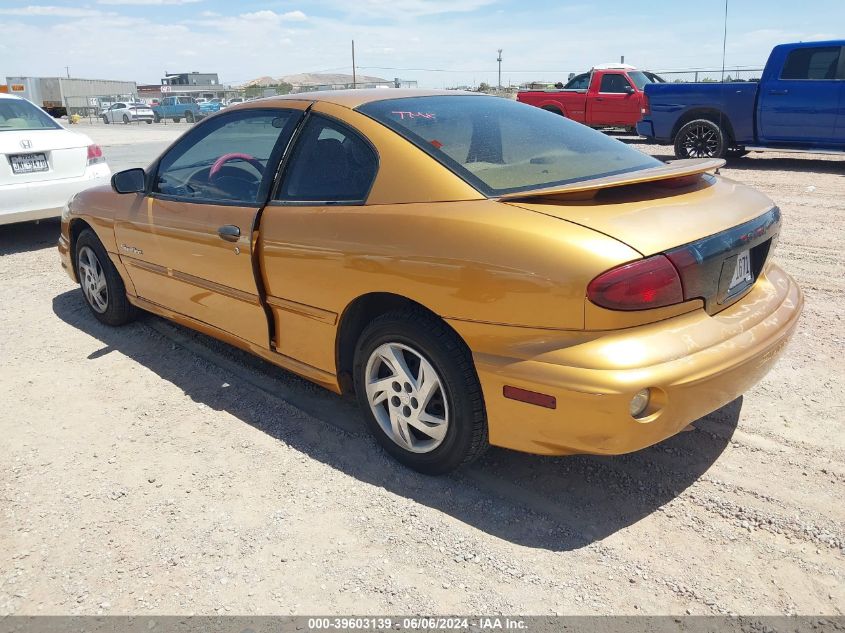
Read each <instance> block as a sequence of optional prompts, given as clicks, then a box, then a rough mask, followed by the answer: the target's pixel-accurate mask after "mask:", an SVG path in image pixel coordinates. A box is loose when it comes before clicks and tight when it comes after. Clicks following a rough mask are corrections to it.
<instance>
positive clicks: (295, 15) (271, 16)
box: [238, 9, 308, 22]
mask: <svg viewBox="0 0 845 633" xmlns="http://www.w3.org/2000/svg"><path fill="white" fill-rule="evenodd" d="M238 17H239V18H241V19H243V20H255V21H258V22H266V21H270V22H279V21H285V22H304V21H305V20H307V19H308V16H307V15H305V14H304V13H303V12H302V11H288V12H287V13H276V12H275V11H270V10H267V9H265V10H262V11H254V12H252V13H242V14H241V15H239V16H238Z"/></svg>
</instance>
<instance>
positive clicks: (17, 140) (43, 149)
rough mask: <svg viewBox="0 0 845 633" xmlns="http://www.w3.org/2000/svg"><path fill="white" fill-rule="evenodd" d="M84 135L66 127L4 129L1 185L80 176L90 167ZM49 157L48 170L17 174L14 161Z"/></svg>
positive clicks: (0, 134)
mask: <svg viewBox="0 0 845 633" xmlns="http://www.w3.org/2000/svg"><path fill="white" fill-rule="evenodd" d="M90 144H91V139H89V138H88V137H87V136H85V135H84V134H77V133H75V132H71V131H69V130H65V129H58V130H20V131H17V130H15V131H11V130H9V131H0V185H8V184H20V183H29V182H43V181H46V180H57V179H60V178H76V177H79V176H82V175H83V174H84V173H85V169H86V167H87V166H88V145H90ZM41 155H43V157H44V159H45V160H46V164H47V169H46V171H29V172H24V173H15V172H14V170H13V167H12V164H13V162H17V163H19V162H21V161H25V160H29V161H33V160H34V161H40V156H41Z"/></svg>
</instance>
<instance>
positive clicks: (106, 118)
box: [103, 114, 109, 125]
mask: <svg viewBox="0 0 845 633" xmlns="http://www.w3.org/2000/svg"><path fill="white" fill-rule="evenodd" d="M103 123H105V124H106V125H108V124H109V118H108V117H107V116H106V115H105V114H104V115H103Z"/></svg>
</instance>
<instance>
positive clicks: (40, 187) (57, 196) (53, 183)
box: [0, 163, 111, 224]
mask: <svg viewBox="0 0 845 633" xmlns="http://www.w3.org/2000/svg"><path fill="white" fill-rule="evenodd" d="M110 178H111V169H109V166H108V165H106V164H105V163H101V164H99V165H91V166H89V167H88V168H87V169H86V170H85V173H84V174H83V175H82V176H78V177H76V178H60V179H57V180H46V181H43V182H29V183H20V184H14V185H0V224H11V223H13V222H27V221H29V220H42V219H44V218H54V217H57V216H59V215H61V212H62V207H64V205H65V203H66V202H67V201H68V200H69V199H70V198H71V196H73V195H75V194H77V193H79V192H80V191H83V190H84V189H88V188H89V187H96V186H98V185H107V184H109V180H110Z"/></svg>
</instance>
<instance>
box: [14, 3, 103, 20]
mask: <svg viewBox="0 0 845 633" xmlns="http://www.w3.org/2000/svg"><path fill="white" fill-rule="evenodd" d="M0 15H19V16H46V17H56V18H87V17H93V16H98V15H102V11H97V10H96V9H77V8H74V7H54V6H51V5H35V4H33V5H29V6H26V7H16V8H14V9H0Z"/></svg>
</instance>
